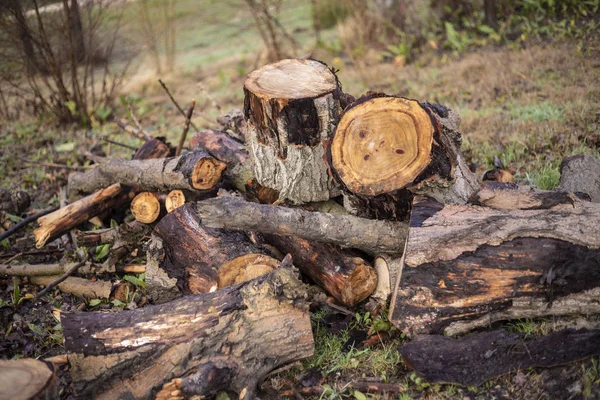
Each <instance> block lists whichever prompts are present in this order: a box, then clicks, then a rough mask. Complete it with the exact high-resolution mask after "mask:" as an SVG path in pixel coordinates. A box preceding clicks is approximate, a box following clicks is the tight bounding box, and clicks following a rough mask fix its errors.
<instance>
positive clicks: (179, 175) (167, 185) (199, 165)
mask: <svg viewBox="0 0 600 400" xmlns="http://www.w3.org/2000/svg"><path fill="white" fill-rule="evenodd" d="M225 167H226V164H225V163H223V162H221V161H218V160H216V159H214V158H213V157H211V156H209V155H208V154H207V153H206V152H203V151H199V150H197V151H193V152H189V153H186V154H184V155H182V156H179V157H173V158H165V159H151V160H130V161H124V160H109V159H105V160H104V161H103V163H102V164H100V165H99V166H98V167H96V168H94V169H92V170H90V171H88V172H85V173H74V174H71V175H69V192H70V193H72V194H73V193H90V192H93V191H95V190H97V189H100V188H103V187H107V186H109V185H111V184H114V183H116V182H119V183H121V184H123V185H128V186H135V187H138V188H139V189H140V190H144V191H157V192H160V191H163V192H168V191H170V190H174V189H184V190H191V191H195V190H210V189H212V188H214V187H215V185H216V184H217V183H218V182H219V181H220V180H221V174H222V173H223V170H224V169H225Z"/></svg>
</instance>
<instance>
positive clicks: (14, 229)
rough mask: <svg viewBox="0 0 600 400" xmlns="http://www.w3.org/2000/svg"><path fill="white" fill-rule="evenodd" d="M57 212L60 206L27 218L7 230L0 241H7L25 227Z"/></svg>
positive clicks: (0, 237)
mask: <svg viewBox="0 0 600 400" xmlns="http://www.w3.org/2000/svg"><path fill="white" fill-rule="evenodd" d="M56 210H58V206H54V207H50V208H46V209H44V210H42V211H40V212H39V213H37V214H33V215H30V216H29V217H27V218H25V219H24V220H22V221H21V222H19V223H18V224H16V225H15V226H13V227H12V228H10V229H9V230H7V231H6V232H4V233H2V234H0V241H2V240H4V239H6V238H7V237H10V236H12V235H13V234H14V233H16V232H18V231H20V230H21V229H22V228H23V227H25V226H27V225H28V224H29V223H31V222H33V221H35V220H36V219H38V218H39V217H43V216H44V215H46V214H50V213H51V212H54V211H56Z"/></svg>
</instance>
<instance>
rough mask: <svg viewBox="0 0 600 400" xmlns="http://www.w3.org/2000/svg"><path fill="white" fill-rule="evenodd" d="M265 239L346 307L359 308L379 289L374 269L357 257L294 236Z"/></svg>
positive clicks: (272, 236)
mask: <svg viewBox="0 0 600 400" xmlns="http://www.w3.org/2000/svg"><path fill="white" fill-rule="evenodd" d="M265 239H266V240H267V241H268V242H269V243H271V244H273V245H274V246H275V247H277V248H278V249H279V250H281V251H282V252H284V253H288V254H291V255H292V258H293V259H294V265H295V266H296V267H298V268H299V269H300V271H301V272H302V273H304V274H305V275H307V276H309V277H311V278H312V279H313V280H314V281H315V282H316V283H317V284H318V285H319V286H321V287H322V288H323V289H324V290H325V291H326V292H327V293H328V294H330V295H331V296H333V297H334V298H335V299H336V300H337V301H339V302H340V303H341V304H343V305H345V306H348V307H354V306H356V305H357V304H358V303H360V302H361V301H363V300H364V299H366V298H367V297H369V295H371V293H373V290H375V287H376V286H377V276H376V274H375V270H374V269H373V267H371V266H370V265H369V263H367V262H366V261H365V260H363V259H362V258H361V257H359V255H358V254H353V253H351V252H350V251H348V252H344V251H343V250H342V249H341V248H340V247H338V246H333V245H330V244H324V243H318V242H312V241H308V240H305V239H301V238H299V237H295V236H277V235H265Z"/></svg>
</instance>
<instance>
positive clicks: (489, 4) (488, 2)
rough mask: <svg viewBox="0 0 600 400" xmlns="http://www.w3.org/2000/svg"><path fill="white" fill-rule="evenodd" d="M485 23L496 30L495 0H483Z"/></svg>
mask: <svg viewBox="0 0 600 400" xmlns="http://www.w3.org/2000/svg"><path fill="white" fill-rule="evenodd" d="M483 6H484V9H485V24H486V25H487V26H489V27H490V28H492V29H494V30H495V31H497V30H498V28H499V26H498V15H497V13H496V0H484V1H483Z"/></svg>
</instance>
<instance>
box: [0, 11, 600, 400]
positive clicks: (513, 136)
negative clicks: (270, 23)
mask: <svg viewBox="0 0 600 400" xmlns="http://www.w3.org/2000/svg"><path fill="white" fill-rule="evenodd" d="M177 4H178V5H177V7H178V8H177V25H178V34H179V36H178V44H177V49H178V56H177V63H178V65H179V69H178V70H177V71H175V72H172V73H169V74H166V75H164V76H163V77H162V78H163V79H164V80H165V81H166V82H167V84H168V86H169V88H170V89H171V91H172V92H173V94H174V95H175V97H176V98H177V99H178V101H179V102H180V103H181V104H182V105H184V104H187V102H188V101H189V100H191V99H192V98H196V99H197V100H198V108H197V112H196V113H195V117H194V122H195V123H196V125H198V126H200V127H212V126H215V122H214V119H215V117H216V116H217V115H218V114H219V112H218V109H216V108H215V107H214V106H213V101H214V102H216V103H217V104H219V105H220V106H221V108H222V109H223V110H225V111H226V110H228V109H230V108H234V107H236V108H241V107H242V102H243V91H242V85H243V80H244V77H245V75H246V74H247V73H248V72H249V71H250V70H252V69H253V68H255V67H257V66H259V65H260V64H261V63H262V62H264V61H263V59H264V55H261V50H262V44H261V42H260V40H259V36H258V34H257V33H256V32H255V30H254V28H253V24H252V22H251V19H250V14H249V12H248V11H247V10H246V9H245V8H243V7H240V6H239V5H236V3H234V2H227V1H216V0H202V1H192V0H181V1H178V3H177ZM128 7H130V8H129V10H128V11H127V13H128V14H127V18H129V19H132V20H133V19H134V17H135V12H136V10H135V3H131V4H129V5H128ZM283 7H284V8H283V10H284V12H283V18H282V23H283V25H284V26H285V27H286V28H287V30H288V31H289V32H291V33H293V35H294V37H295V39H296V40H297V41H298V42H299V43H300V45H301V46H300V49H298V50H296V53H295V55H300V54H310V55H311V56H312V57H314V58H317V59H321V60H323V61H325V62H327V63H328V64H329V65H331V66H333V67H335V68H337V69H339V73H338V76H339V78H340V80H341V82H342V84H343V87H344V89H345V91H347V92H348V93H350V94H352V95H354V96H359V95H361V94H363V93H365V92H366V91H367V90H378V91H384V92H386V93H389V94H399V95H402V96H407V97H412V98H416V99H419V100H429V101H436V102H440V103H443V104H445V105H447V106H449V107H452V108H454V109H456V110H457V111H458V112H459V113H460V115H461V116H462V126H461V128H462V132H463V135H464V151H465V152H466V155H467V157H468V159H469V160H470V161H471V162H472V163H474V164H475V165H476V166H477V167H478V171H480V172H484V171H485V170H487V169H489V168H492V167H493V164H494V158H495V157H496V158H497V159H499V160H500V161H501V162H502V163H503V164H504V165H505V166H506V167H512V168H514V169H515V170H516V176H515V177H516V179H517V180H518V181H519V182H521V183H525V184H530V185H535V186H538V187H540V188H542V189H551V188H553V187H555V186H556V184H557V183H558V178H559V173H558V167H559V164H560V161H561V159H562V158H563V157H564V156H567V155H571V154H575V153H581V152H588V153H591V154H595V155H597V156H598V155H600V86H599V85H598V82H600V61H599V59H598V57H597V55H598V54H600V39H599V38H597V37H596V38H593V39H592V40H589V41H588V42H587V43H586V46H585V48H583V49H582V48H581V46H579V45H578V43H577V42H575V41H569V40H560V41H552V42H534V41H531V42H526V43H525V44H524V45H520V46H504V47H485V48H481V49H478V51H476V52H471V53H467V54H462V55H461V56H453V55H450V54H448V53H444V52H441V51H434V50H431V51H430V52H429V53H427V54H425V55H423V56H422V57H421V58H420V59H418V60H417V61H416V63H414V64H411V65H407V66H400V65H397V64H394V63H392V62H382V57H380V56H381V52H379V51H377V50H373V51H371V52H368V53H367V54H368V55H367V56H365V59H363V60H361V62H360V63H357V62H356V60H355V59H353V58H351V57H349V56H348V55H347V54H345V53H344V52H342V51H341V50H340V46H339V41H338V37H337V30H336V29H335V28H334V29H330V30H328V31H325V32H323V38H324V40H323V42H324V45H323V46H320V47H317V48H314V39H313V37H312V33H311V31H310V29H311V14H310V6H309V3H308V2H292V1H286V2H284V6H283ZM125 32H126V33H127V35H129V36H130V37H131V38H133V39H136V37H137V36H136V35H139V34H140V33H139V30H138V29H137V28H136V26H135V25H128V26H127V27H126V31H125ZM134 41H135V40H134ZM142 54H143V52H142ZM147 61H148V60H144V59H142V61H140V63H139V64H140V65H139V68H138V69H137V70H136V72H135V73H134V74H133V75H132V76H131V77H130V79H129V81H128V83H127V86H126V87H125V90H124V97H127V98H128V99H130V100H131V101H132V102H133V105H134V109H135V111H136V113H137V114H138V116H139V117H140V118H141V121H142V125H144V127H145V128H146V129H147V130H148V131H149V132H150V133H152V134H155V135H165V136H167V137H168V138H169V139H170V140H171V142H176V141H177V138H178V136H179V134H180V131H181V127H182V122H183V118H182V117H181V116H180V115H179V114H178V113H177V112H176V111H175V110H174V107H173V106H172V104H171V103H170V101H169V99H168V97H167V96H166V95H165V94H164V93H163V92H162V90H161V88H160V86H159V85H158V83H157V81H156V80H157V78H158V76H156V74H155V72H154V71H153V68H152V67H151V65H149V64H148V62H147ZM123 103H124V102H123ZM114 112H115V113H116V114H117V115H121V116H127V111H126V109H125V108H124V107H123V104H121V105H119V106H117V107H116V108H115V110H114ZM0 131H1V133H0V186H3V187H8V188H13V189H16V188H21V189H24V190H27V191H28V192H30V193H31V194H32V197H33V198H34V206H35V207H37V208H43V207H46V206H47V205H52V204H57V202H58V199H57V197H56V193H57V190H58V188H59V187H61V186H64V184H65V183H66V177H67V175H68V173H69V169H68V168H54V167H49V166H48V163H57V164H65V165H68V166H71V165H83V164H84V162H83V157H81V155H80V154H78V150H81V149H87V148H89V147H90V146H91V145H92V144H94V143H96V142H98V143H102V144H103V147H104V149H105V150H106V151H107V152H108V153H109V155H110V156H113V157H126V156H129V155H130V151H129V150H127V149H123V148H119V147H115V146H108V145H107V144H106V143H104V142H102V141H101V139H100V138H101V136H104V135H107V136H110V137H111V138H112V139H114V140H118V141H120V142H123V143H126V144H129V145H133V146H137V145H139V141H137V140H136V139H133V138H131V137H129V136H127V135H126V134H124V133H122V132H120V131H118V130H117V128H116V127H115V126H113V125H112V124H106V125H102V124H99V123H98V124H95V125H94V128H93V129H91V130H89V131H78V130H75V129H64V128H60V129H59V128H55V127H52V126H51V125H50V124H46V123H43V122H42V123H40V122H39V121H34V120H23V121H19V122H13V123H3V124H2V125H0ZM24 160H26V161H24ZM2 246H3V247H1V248H0V251H2V253H0V254H1V255H2V256H3V258H1V259H0V262H4V261H5V260H6V259H7V257H5V256H6V255H11V254H16V253H18V252H20V251H27V250H30V249H32V248H33V240H32V238H31V234H30V232H29V233H28V234H27V235H24V236H21V237H18V238H16V237H13V238H11V239H10V240H7V241H4V242H3V243H2ZM20 260H21V261H29V262H51V261H56V260H57V257H56V255H54V254H51V253H48V254H45V255H43V256H41V258H40V257H38V256H25V257H21V258H20ZM16 288H18V290H15V289H16ZM35 290H36V289H35V287H33V286H30V285H28V284H27V281H26V280H16V281H14V282H13V280H0V298H1V299H2V301H4V302H5V303H4V306H5V307H4V308H0V310H2V312H1V313H0V322H1V324H0V327H1V329H2V332H0V350H1V352H2V354H3V355H5V356H8V357H22V356H27V357H38V356H47V355H52V354H59V353H61V352H62V351H63V350H62V348H61V332H60V326H58V325H56V321H55V320H54V318H53V317H52V311H53V310H55V309H61V310H62V311H69V310H74V309H86V310H94V309H98V305H97V304H96V305H93V303H80V302H78V301H76V300H75V299H72V298H70V297H69V296H60V295H52V297H49V298H48V302H47V303H46V305H45V306H43V307H33V306H32V305H31V304H30V303H29V302H28V301H27V300H26V296H27V294H31V293H33V292H35ZM16 291H18V292H19V295H18V296H15V292H16ZM20 299H25V300H20ZM17 304H18V307H17ZM105 306H108V305H105ZM383 315H384V314H382V315H379V316H373V315H371V314H368V313H367V312H366V311H365V310H363V309H362V308H359V309H358V310H357V316H355V317H345V316H340V315H338V314H335V313H328V312H327V311H324V310H317V311H314V312H313V313H312V321H313V327H314V333H315V342H316V351H315V355H314V356H313V357H311V358H310V359H308V360H304V361H303V362H302V363H301V365H299V366H298V367H296V368H294V369H291V370H288V371H286V372H283V373H280V374H277V375H274V376H271V377H269V378H268V379H267V381H266V382H265V383H264V385H263V389H264V391H265V397H264V398H277V394H276V393H277V390H278V389H281V388H283V387H285V385H287V384H290V383H293V384H294V385H302V384H303V382H304V383H306V384H312V385H318V384H323V385H330V386H331V387H333V386H334V385H333V384H334V383H335V382H347V381H349V380H352V379H357V380H373V381H379V382H392V383H398V384H401V385H402V386H403V388H404V392H403V393H401V394H400V395H399V396H397V397H395V398H399V399H409V398H415V397H421V398H428V399H464V398H523V399H531V398H582V397H590V398H599V397H600V394H599V393H600V386H599V385H600V381H599V380H600V360H598V359H594V360H589V361H587V362H580V363H575V364H572V365H569V366H567V367H563V368H552V369H547V370H535V369H530V370H527V371H522V372H518V373H516V372H515V373H511V374H508V375H506V376H503V377H501V378H498V379H496V380H493V381H490V382H487V383H486V384H485V385H483V386H482V387H480V388H460V387H457V386H454V385H430V384H429V383H427V382H425V381H423V380H422V379H421V378H419V377H418V376H417V375H416V374H414V373H412V372H410V370H409V369H407V368H406V366H405V365H404V364H403V363H402V360H401V357H400V354H399V352H398V351H397V346H398V345H399V344H400V343H402V341H403V340H404V338H403V336H402V335H401V334H400V333H399V332H397V331H395V330H394V329H393V328H392V327H391V326H390V324H389V322H387V321H386V319H385V317H384V316H383ZM556 326H558V322H557V320H554V319H549V320H536V321H517V322H513V323H510V324H506V325H505V327H507V328H508V329H511V330H514V331H518V332H522V333H537V334H547V333H549V332H551V331H552V330H553V329H554V328H555V327H556ZM374 332H379V334H380V336H379V337H375V340H374V341H373V342H372V343H371V344H369V345H367V346H364V340H365V339H366V338H367V337H372V338H373V336H372V335H373V334H374ZM67 393H68V389H66V391H65V392H64V393H63V395H66V394H67ZM346 397H347V398H356V399H359V400H360V399H362V398H363V397H361V396H360V393H358V394H357V393H354V392H353V391H352V390H333V389H332V390H331V391H330V392H327V393H326V394H325V395H323V396H321V398H327V399H336V398H346ZM388 398H394V397H388Z"/></svg>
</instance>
